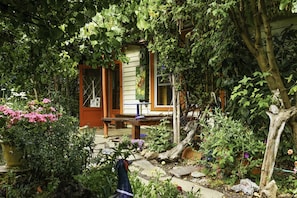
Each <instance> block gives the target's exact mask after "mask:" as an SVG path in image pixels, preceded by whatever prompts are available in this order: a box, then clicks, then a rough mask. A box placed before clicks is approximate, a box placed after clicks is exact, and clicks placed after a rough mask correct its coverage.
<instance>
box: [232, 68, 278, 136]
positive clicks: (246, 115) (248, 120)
mask: <svg viewBox="0 0 297 198" xmlns="http://www.w3.org/2000/svg"><path fill="white" fill-rule="evenodd" d="M267 75H269V74H265V73H264V74H263V73H261V72H255V73H253V75H252V76H251V77H248V76H244V77H243V79H242V80H240V81H239V82H238V85H237V86H235V87H234V89H233V91H232V93H231V96H230V103H229V104H228V107H227V111H228V112H230V114H231V115H232V116H233V117H234V118H235V119H238V120H240V121H241V122H243V123H245V124H246V125H249V126H251V128H252V129H253V130H255V131H257V132H256V133H257V135H258V136H259V137H261V136H262V138H264V134H266V133H267V132H268V126H269V123H268V121H269V119H268V117H267V115H266V111H267V110H268V107H269V105H270V104H272V102H273V101H272V96H271V94H270V91H269V89H268V87H267V82H266V80H265V76H267ZM263 140H264V139H263Z"/></svg>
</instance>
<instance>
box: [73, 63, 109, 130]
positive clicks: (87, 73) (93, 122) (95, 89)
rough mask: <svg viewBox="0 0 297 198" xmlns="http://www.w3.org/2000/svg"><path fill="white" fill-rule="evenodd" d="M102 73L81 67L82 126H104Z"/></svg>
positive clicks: (80, 113)
mask: <svg viewBox="0 0 297 198" xmlns="http://www.w3.org/2000/svg"><path fill="white" fill-rule="evenodd" d="M101 77H102V71H101V67H100V68H90V67H87V66H82V65H80V74H79V82H80V86H79V99H80V100H79V103H80V105H79V107H80V108H79V110H80V111H79V116H80V118H79V121H80V126H85V125H88V126H89V127H98V126H102V125H103V123H102V121H101V118H102V115H103V112H102V80H101Z"/></svg>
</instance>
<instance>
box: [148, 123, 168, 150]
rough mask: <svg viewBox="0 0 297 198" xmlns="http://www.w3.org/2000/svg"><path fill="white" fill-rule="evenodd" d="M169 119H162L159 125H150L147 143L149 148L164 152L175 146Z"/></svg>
mask: <svg viewBox="0 0 297 198" xmlns="http://www.w3.org/2000/svg"><path fill="white" fill-rule="evenodd" d="M169 123H170V122H169V121H168V120H164V119H163V120H161V123H160V124H159V125H157V126H154V127H150V129H149V132H148V135H147V137H146V145H147V147H148V149H149V150H151V151H156V152H164V151H166V150H168V149H170V148H172V147H173V146H174V144H173V142H172V139H171V137H172V131H171V130H170V128H169V126H168V124H169Z"/></svg>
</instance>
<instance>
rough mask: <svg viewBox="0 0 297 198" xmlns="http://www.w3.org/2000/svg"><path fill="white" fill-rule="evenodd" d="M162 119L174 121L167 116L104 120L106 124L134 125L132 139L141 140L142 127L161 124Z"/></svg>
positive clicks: (108, 118) (110, 118) (107, 118)
mask: <svg viewBox="0 0 297 198" xmlns="http://www.w3.org/2000/svg"><path fill="white" fill-rule="evenodd" d="M162 119H168V120H170V121H171V120H172V117H169V116H168V117H165V116H146V117H144V118H141V119H136V118H135V117H105V118H102V121H103V122H104V123H107V124H109V123H111V122H112V121H121V122H127V123H129V124H131V125H132V133H131V135H132V139H140V126H152V125H158V124H160V122H161V120H162Z"/></svg>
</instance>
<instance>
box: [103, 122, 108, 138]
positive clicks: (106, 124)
mask: <svg viewBox="0 0 297 198" xmlns="http://www.w3.org/2000/svg"><path fill="white" fill-rule="evenodd" d="M103 132H104V137H105V138H107V137H108V122H103Z"/></svg>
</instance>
